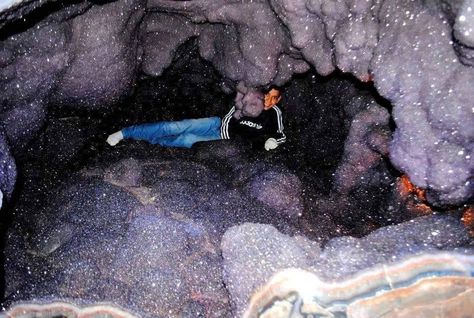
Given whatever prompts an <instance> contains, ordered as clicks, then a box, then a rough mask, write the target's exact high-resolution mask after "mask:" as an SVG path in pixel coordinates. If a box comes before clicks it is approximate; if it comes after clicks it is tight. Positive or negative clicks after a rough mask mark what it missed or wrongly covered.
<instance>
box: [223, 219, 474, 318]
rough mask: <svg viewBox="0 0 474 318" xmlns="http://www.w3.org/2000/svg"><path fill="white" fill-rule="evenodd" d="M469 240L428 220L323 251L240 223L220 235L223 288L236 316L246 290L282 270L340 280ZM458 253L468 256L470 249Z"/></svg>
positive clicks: (339, 241)
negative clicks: (222, 236) (305, 272)
mask: <svg viewBox="0 0 474 318" xmlns="http://www.w3.org/2000/svg"><path fill="white" fill-rule="evenodd" d="M470 241H472V239H470V237H469V235H468V233H467V230H466V229H465V228H464V227H463V225H462V224H461V222H460V221H459V220H457V219H456V218H453V217H450V216H429V217H422V218H419V219H415V220H412V221H410V222H407V223H402V224H400V225H397V226H393V227H386V228H382V229H379V230H377V231H375V232H374V233H372V234H370V235H368V236H366V237H363V238H361V239H357V238H354V237H340V238H334V239H332V240H330V241H329V242H328V243H327V244H326V245H325V246H324V247H323V248H320V247H319V245H318V244H317V243H315V242H311V241H308V240H307V239H302V238H301V237H297V236H295V237H290V236H287V235H282V234H281V233H279V232H278V231H276V230H275V229H274V228H273V227H270V226H268V225H262V224H244V225H240V226H237V227H233V228H231V229H229V230H228V231H227V232H226V234H225V236H224V238H223V240H222V244H221V248H222V253H223V256H224V278H225V282H226V286H228V290H229V293H230V298H231V300H232V305H233V306H234V310H235V312H236V313H237V315H238V316H240V314H242V313H243V312H244V310H245V308H246V305H247V300H248V299H249V298H250V297H251V295H252V291H253V290H255V288H257V287H258V286H261V285H262V284H263V283H264V282H266V281H267V280H268V279H269V277H271V276H272V275H273V274H275V273H277V272H278V271H280V270H282V269H284V268H303V269H308V270H309V271H311V272H313V273H316V274H317V276H318V277H319V278H320V279H322V280H323V281H333V280H339V281H341V280H343V279H345V278H348V277H350V276H351V275H354V274H355V273H357V272H359V271H361V270H364V269H367V268H371V267H374V266H375V265H380V264H388V263H391V262H394V261H397V260H401V259H405V258H407V257H409V256H412V255H415V254H421V253H427V252H433V253H434V252H436V251H439V250H448V251H449V250H453V249H454V248H455V247H457V246H466V244H467V243H468V242H470ZM464 253H468V254H470V255H472V249H471V250H469V249H467V250H465V251H464ZM306 286H307V287H309V286H308V285H306ZM300 287H301V288H303V286H300ZM276 292H277V291H276Z"/></svg>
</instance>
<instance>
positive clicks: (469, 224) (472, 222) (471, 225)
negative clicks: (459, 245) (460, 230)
mask: <svg viewBox="0 0 474 318" xmlns="http://www.w3.org/2000/svg"><path fill="white" fill-rule="evenodd" d="M461 221H462V223H463V224H464V226H465V227H466V228H467V229H468V230H469V233H470V234H471V236H474V207H472V206H470V207H467V208H465V209H464V212H463V214H462V218H461Z"/></svg>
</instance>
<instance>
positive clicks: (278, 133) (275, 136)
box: [265, 106, 286, 150]
mask: <svg viewBox="0 0 474 318" xmlns="http://www.w3.org/2000/svg"><path fill="white" fill-rule="evenodd" d="M269 111H273V112H274V114H275V117H274V119H273V120H274V121H273V123H272V130H274V132H272V133H271V134H270V135H269V138H268V139H267V140H266V141H265V150H272V149H275V148H277V147H278V146H280V145H281V144H283V143H284V142H285V141H286V135H285V133H284V132H283V128H284V127H283V116H282V114H281V110H280V108H278V106H273V107H272V109H271V110H269Z"/></svg>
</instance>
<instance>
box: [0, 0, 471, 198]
mask: <svg viewBox="0 0 474 318" xmlns="http://www.w3.org/2000/svg"><path fill="white" fill-rule="evenodd" d="M471 4H472V2H471V1H465V2H464V3H463V4H462V5H461V4H460V3H459V2H455V3H451V2H450V3H447V2H445V1H436V2H423V1H406V0H397V1H383V2H382V1H379V0H374V1H352V0H351V1H349V0H347V1H342V0H341V1H336V2H334V1H313V2H310V3H307V2H306V1H302V0H299V1H289V0H273V1H263V0H260V1H244V2H240V1H232V2H228V1H223V0H220V1H205V0H201V1H192V2H190V1H163V0H154V1H149V2H148V3H147V10H148V11H149V12H150V13H149V14H148V15H147V16H146V19H145V22H144V23H141V21H142V18H143V17H144V14H145V13H144V8H143V4H142V3H141V2H139V1H137V2H133V1H132V2H128V1H119V2H113V3H107V4H103V5H100V6H93V7H92V8H90V9H88V10H87V8H88V7H87V6H85V5H82V6H81V5H80V4H73V5H71V6H69V7H67V9H65V10H62V11H61V10H59V11H57V12H56V13H54V14H52V15H51V16H48V15H46V20H45V21H47V23H43V24H42V23H39V24H38V25H37V27H35V28H31V29H28V30H26V31H25V32H23V33H21V34H12V33H11V32H9V33H8V34H9V35H11V36H7V38H5V39H4V41H3V42H4V43H6V45H5V46H4V48H6V49H4V50H2V52H1V54H0V56H1V57H2V58H1V62H2V66H3V68H2V80H3V81H5V85H6V90H5V92H6V93H5V94H4V95H3V96H5V100H4V101H3V102H2V104H3V105H4V106H3V110H2V118H4V121H5V123H6V126H7V129H6V133H7V135H8V136H9V139H10V141H11V142H12V143H13V144H15V145H16V144H18V145H23V146H24V145H25V143H27V142H28V140H30V139H31V138H33V137H34V136H35V134H36V133H37V132H38V130H39V129H40V128H41V127H42V123H43V122H44V117H45V109H44V107H45V102H46V101H47V100H48V98H49V96H50V94H52V97H53V98H52V101H53V102H54V103H55V104H59V105H65V106H68V107H75V108H81V107H86V108H93V109H97V108H106V107H108V106H110V105H113V104H114V103H116V102H117V101H123V99H124V98H125V97H126V96H128V95H129V94H130V93H131V91H132V89H133V83H134V82H135V72H136V70H137V69H138V68H140V66H141V69H143V70H144V72H145V73H147V74H151V75H158V74H161V73H162V72H163V70H164V69H165V68H166V67H167V66H169V64H170V63H171V62H172V57H173V55H174V53H175V52H176V51H177V47H178V46H179V45H181V44H182V43H184V42H185V41H187V40H188V39H190V38H197V41H198V43H199V52H200V55H201V56H202V57H203V58H205V59H206V60H208V61H210V62H211V63H212V64H213V65H214V67H215V68H216V69H217V70H218V71H219V72H220V73H221V74H222V75H224V77H226V78H227V79H228V80H230V81H233V82H234V83H235V82H238V81H244V82H245V83H246V84H247V85H249V86H265V85H269V84H272V83H273V84H283V83H285V82H287V81H289V80H290V78H291V76H292V75H293V74H295V73H301V72H305V71H306V70H308V66H309V65H312V66H313V67H314V68H315V69H316V71H317V72H318V73H320V74H324V75H325V74H329V73H330V72H332V71H333V70H334V69H335V68H336V67H337V68H338V69H340V70H342V71H344V72H349V73H352V74H354V75H355V76H356V77H357V78H359V79H360V80H362V81H369V80H373V81H374V83H375V85H376V87H377V89H378V90H379V92H380V94H381V95H383V96H384V97H386V98H387V99H389V100H390V102H392V104H393V118H394V120H395V124H396V125H397V130H396V132H395V135H394V138H393V140H392V142H391V150H390V158H391V160H392V162H393V163H394V164H395V165H396V166H397V168H399V169H400V170H402V171H403V172H405V173H407V174H408V175H409V176H410V178H411V180H412V181H413V182H414V183H415V184H416V185H417V186H421V187H423V188H426V189H428V190H429V191H428V200H429V201H430V202H432V203H433V204H439V205H452V204H455V205H456V204H461V203H463V202H466V201H467V200H468V199H469V197H471V195H472V192H473V188H472V187H473V185H472V180H471V178H472V147H471V142H470V140H472V138H473V134H474V132H473V130H472V127H471V126H472V125H469V123H470V122H472V121H473V117H472V116H473V115H472V112H471V107H470V105H471V100H472V98H471V97H472V96H471V94H472V90H471V89H470V85H469V83H471V82H472V81H473V76H474V75H473V74H474V72H473V70H472V68H470V67H469V66H467V65H469V64H470V61H471V57H472V52H471V48H472V45H471V44H472V43H471V42H472V39H471V38H472V32H471V31H470V29H471V28H472V25H471V24H472V22H471V21H472V19H471V17H472V12H470V11H469V8H472V6H471ZM57 9H60V7H59V8H57ZM66 11H67V12H68V13H66ZM78 13H83V14H80V15H78V16H76V17H74V18H71V17H72V16H74V14H78ZM13 16H14V15H13ZM53 16H54V18H52V17H53ZM3 19H7V20H9V19H10V20H11V21H14V20H15V19H14V18H13V17H12V16H5V17H3ZM68 19H69V20H68ZM3 22H5V21H3ZM12 23H13V22H12ZM105 24H107V26H108V27H107V28H101V27H100V26H101V25H105ZM138 30H140V32H138ZM427 30H429V32H427ZM452 31H454V36H455V41H454V42H455V43H454V47H456V48H457V52H458V54H460V55H459V56H460V58H458V55H457V54H456V50H455V49H454V48H453V41H452V39H451V34H452ZM138 34H140V35H139V36H138ZM33 43H36V44H34V47H33V46H32V44H33ZM158 47H159V48H161V49H160V50H157V49H156V48H158ZM22 48H28V49H27V50H24V49H22ZM142 51H143V53H142ZM23 52H24V53H23ZM419 61H421V63H419ZM463 63H464V64H463ZM140 64H141V65H140ZM31 65H35V67H31ZM14 69H16V70H17V72H14V71H13V70H14ZM32 70H34V73H32ZM33 74H34V76H32V75H33ZM91 74H93V76H91ZM40 79H41V80H40ZM6 100H8V102H5V101H6ZM26 127H28V129H25V128H26ZM21 132H25V133H21Z"/></svg>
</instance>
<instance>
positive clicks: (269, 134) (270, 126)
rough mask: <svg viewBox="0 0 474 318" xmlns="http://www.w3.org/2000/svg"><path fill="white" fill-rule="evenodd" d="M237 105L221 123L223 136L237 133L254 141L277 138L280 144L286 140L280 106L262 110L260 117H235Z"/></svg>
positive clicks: (232, 136) (225, 137)
mask: <svg viewBox="0 0 474 318" xmlns="http://www.w3.org/2000/svg"><path fill="white" fill-rule="evenodd" d="M234 112H235V106H234V107H232V109H231V110H230V111H229V113H227V115H225V116H224V118H223V119H222V124H221V138H222V139H231V138H234V137H235V136H236V135H237V136H241V137H243V138H245V139H248V140H250V141H252V142H263V143H265V141H266V140H267V139H268V138H275V140H276V141H277V144H278V145H281V144H282V143H284V142H285V141H286V136H285V134H284V133H283V117H282V115H281V110H280V108H278V106H276V105H275V106H273V107H272V108H270V109H268V110H264V111H262V113H261V114H260V115H259V116H258V117H242V118H240V119H236V118H234V117H233V116H232V115H233V114H234Z"/></svg>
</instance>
